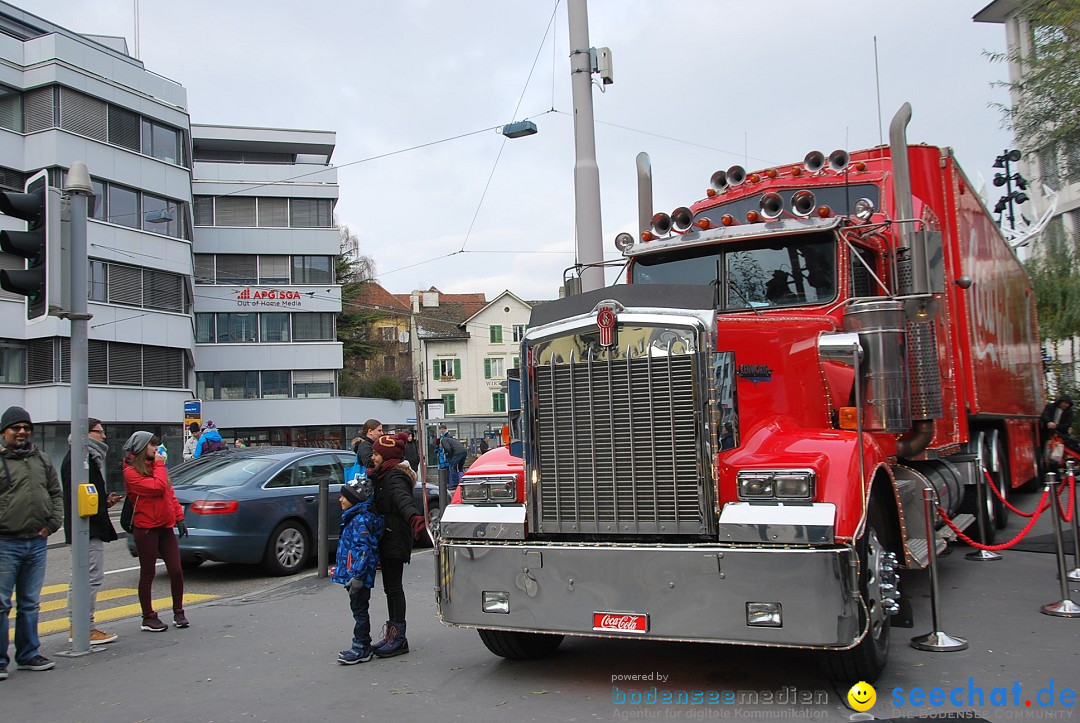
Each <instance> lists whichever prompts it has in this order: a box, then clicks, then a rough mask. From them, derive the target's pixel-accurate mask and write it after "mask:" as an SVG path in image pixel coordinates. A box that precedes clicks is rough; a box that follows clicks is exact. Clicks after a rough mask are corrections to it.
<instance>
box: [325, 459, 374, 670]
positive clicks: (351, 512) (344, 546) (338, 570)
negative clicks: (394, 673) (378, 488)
mask: <svg viewBox="0 0 1080 723" xmlns="http://www.w3.org/2000/svg"><path fill="white" fill-rule="evenodd" d="M373 504H374V491H373V490H372V487H371V481H370V480H368V479H359V480H357V481H355V482H350V483H349V484H346V485H342V486H341V534H340V535H339V537H338V548H337V564H336V565H335V566H334V577H333V578H332V579H333V581H334V582H339V583H341V584H342V585H344V586H345V591H346V592H348V593H349V609H351V610H352V615H353V637H352V647H350V648H348V649H346V650H342V651H341V652H340V653H338V658H337V661H338V662H339V663H341V664H342V665H356V664H357V663H366V662H368V661H369V660H371V656H372V655H373V652H372V650H371V614H370V612H369V610H368V603H369V602H370V600H371V588H373V587H375V568H376V567H377V566H378V564H379V538H381V537H382V533H383V518H382V515H379V514H376V513H375V511H374V510H373V509H372V507H373Z"/></svg>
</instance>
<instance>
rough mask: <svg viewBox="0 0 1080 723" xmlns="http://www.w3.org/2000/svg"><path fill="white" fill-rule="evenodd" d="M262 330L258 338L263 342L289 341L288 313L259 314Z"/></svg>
mask: <svg viewBox="0 0 1080 723" xmlns="http://www.w3.org/2000/svg"><path fill="white" fill-rule="evenodd" d="M259 326H260V327H261V329H262V331H261V334H260V335H259V340H260V341H262V342H264V343H279V342H287V341H289V314H280V313H279V314H259Z"/></svg>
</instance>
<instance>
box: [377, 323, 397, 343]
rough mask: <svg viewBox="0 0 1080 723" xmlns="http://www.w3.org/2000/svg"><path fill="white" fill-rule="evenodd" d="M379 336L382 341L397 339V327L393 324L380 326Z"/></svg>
mask: <svg viewBox="0 0 1080 723" xmlns="http://www.w3.org/2000/svg"><path fill="white" fill-rule="evenodd" d="M379 338H380V339H382V340H383V341H397V327H395V326H380V327H379Z"/></svg>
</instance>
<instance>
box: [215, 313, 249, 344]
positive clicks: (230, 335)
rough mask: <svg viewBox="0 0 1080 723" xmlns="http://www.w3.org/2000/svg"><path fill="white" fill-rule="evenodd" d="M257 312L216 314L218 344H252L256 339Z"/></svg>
mask: <svg viewBox="0 0 1080 723" xmlns="http://www.w3.org/2000/svg"><path fill="white" fill-rule="evenodd" d="M258 318H259V315H258V314H250V313H249V314H218V315H217V341H218V344H254V343H255V341H256V340H257V339H258V333H259V332H258V326H257V325H258Z"/></svg>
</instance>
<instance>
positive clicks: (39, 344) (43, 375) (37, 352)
mask: <svg viewBox="0 0 1080 723" xmlns="http://www.w3.org/2000/svg"><path fill="white" fill-rule="evenodd" d="M52 382H53V339H52V337H46V338H44V339H30V340H29V341H27V342H26V383H27V384H52Z"/></svg>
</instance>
